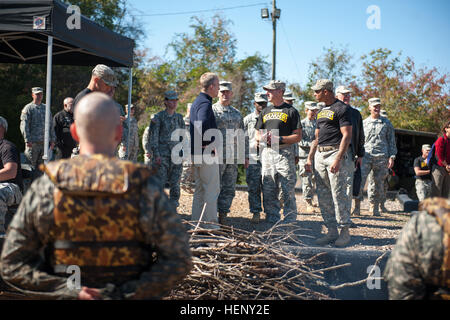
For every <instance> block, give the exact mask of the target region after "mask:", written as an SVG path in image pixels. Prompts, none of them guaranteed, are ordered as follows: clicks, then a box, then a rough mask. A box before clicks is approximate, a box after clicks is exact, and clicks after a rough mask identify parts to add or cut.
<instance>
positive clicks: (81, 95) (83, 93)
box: [73, 88, 93, 112]
mask: <svg viewBox="0 0 450 320" xmlns="http://www.w3.org/2000/svg"><path fill="white" fill-rule="evenodd" d="M91 92H93V91H92V90H91V89H89V88H85V89H83V90H82V91H80V92H79V93H78V94H77V95H76V97H75V99H73V110H74V112H75V107H76V106H77V103H78V102H79V101H80V100H81V98H83V97H84V96H85V95H87V94H89V93H91Z"/></svg>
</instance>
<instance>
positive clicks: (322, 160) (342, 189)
mask: <svg viewBox="0 0 450 320" xmlns="http://www.w3.org/2000/svg"><path fill="white" fill-rule="evenodd" d="M337 154H338V150H337V149H336V150H330V151H324V152H319V150H317V152H316V154H315V157H314V163H315V166H314V176H315V178H316V192H317V199H318V202H319V207H320V212H321V214H322V218H323V222H324V224H325V226H326V227H327V228H328V229H336V228H337V227H339V228H342V227H346V226H350V224H351V221H350V210H351V205H352V198H351V197H349V196H348V193H349V188H348V182H349V179H350V178H349V177H350V176H351V177H352V176H353V171H352V168H353V164H352V156H351V151H350V150H348V151H347V153H346V154H345V156H344V157H343V158H342V160H341V166H340V169H339V171H338V172H337V173H331V171H330V167H331V165H332V164H333V162H334V160H335V158H336V155H337Z"/></svg>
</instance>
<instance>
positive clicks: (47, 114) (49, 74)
mask: <svg viewBox="0 0 450 320" xmlns="http://www.w3.org/2000/svg"><path fill="white" fill-rule="evenodd" d="M52 63H53V37H52V36H48V44H47V86H46V88H45V133H44V156H43V157H42V159H44V162H45V163H47V162H48V160H49V154H48V153H49V152H48V151H49V148H48V147H49V140H50V136H49V133H50V128H51V123H50V122H51V119H50V110H51V98H52V97H51V96H52Z"/></svg>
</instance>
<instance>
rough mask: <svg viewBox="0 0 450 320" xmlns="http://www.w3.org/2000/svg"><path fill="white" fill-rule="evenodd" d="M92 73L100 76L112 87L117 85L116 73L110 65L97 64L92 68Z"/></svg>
mask: <svg viewBox="0 0 450 320" xmlns="http://www.w3.org/2000/svg"><path fill="white" fill-rule="evenodd" d="M92 75H93V76H97V77H99V78H100V79H102V80H103V81H104V82H105V83H106V84H107V85H108V86H110V87H117V79H116V74H115V73H114V71H113V70H112V69H111V68H110V67H108V66H106V65H104V64H98V65H96V66H95V68H94V69H93V70H92Z"/></svg>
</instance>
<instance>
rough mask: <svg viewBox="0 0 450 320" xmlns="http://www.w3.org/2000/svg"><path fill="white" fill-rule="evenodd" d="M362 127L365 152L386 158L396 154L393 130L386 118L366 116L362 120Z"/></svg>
mask: <svg viewBox="0 0 450 320" xmlns="http://www.w3.org/2000/svg"><path fill="white" fill-rule="evenodd" d="M363 128H364V136H365V142H364V149H365V151H366V154H370V155H371V156H373V157H386V158H389V157H391V156H395V155H396V154H397V146H396V144H395V130H394V127H393V126H392V124H391V122H390V121H389V120H388V119H387V118H385V117H380V118H378V119H372V117H368V118H366V119H364V121H363ZM364 157H365V156H364Z"/></svg>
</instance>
